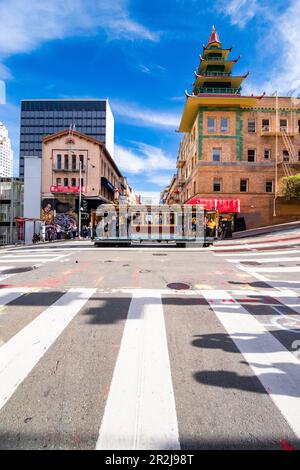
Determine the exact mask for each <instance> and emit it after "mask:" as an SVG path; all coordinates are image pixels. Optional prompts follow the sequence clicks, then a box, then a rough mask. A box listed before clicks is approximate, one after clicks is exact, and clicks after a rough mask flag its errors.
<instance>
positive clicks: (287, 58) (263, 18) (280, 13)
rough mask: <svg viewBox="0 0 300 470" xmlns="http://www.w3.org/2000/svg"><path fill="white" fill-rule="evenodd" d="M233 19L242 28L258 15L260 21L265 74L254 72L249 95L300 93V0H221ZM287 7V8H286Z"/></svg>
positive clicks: (248, 85) (247, 90) (246, 89)
mask: <svg viewBox="0 0 300 470" xmlns="http://www.w3.org/2000/svg"><path fill="white" fill-rule="evenodd" d="M217 6H218V7H219V8H220V7H221V8H222V10H223V11H224V13H225V15H226V16H228V17H229V18H230V22H231V24H233V25H236V26H238V27H240V28H244V27H245V26H246V24H247V23H248V22H249V21H250V20H251V19H253V18H254V17H256V19H257V20H258V21H259V24H260V30H259V36H258V42H257V46H258V45H259V44H261V45H262V47H258V48H257V49H258V53H259V54H260V55H261V58H263V59H264V70H263V73H262V74H261V75H260V76H258V77H254V76H252V75H250V77H249V79H248V80H247V81H246V82H245V85H244V86H243V91H244V93H245V94H249V93H253V94H255V95H260V94H261V93H262V92H264V91H265V92H266V94H271V93H273V92H274V91H276V90H277V91H278V93H279V94H281V95H285V94H287V93H288V92H292V91H294V93H293V94H294V95H296V96H297V95H299V93H300V48H299V44H300V0H289V1H288V2H287V3H286V4H285V5H283V3H282V2H277V3H276V2H271V1H269V0H261V1H259V2H258V0H230V1H229V2H228V1H225V0H220V1H219V2H218V3H217ZM283 7H284V8H283Z"/></svg>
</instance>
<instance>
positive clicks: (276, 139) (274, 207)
mask: <svg viewBox="0 0 300 470" xmlns="http://www.w3.org/2000/svg"><path fill="white" fill-rule="evenodd" d="M275 93H276V95H275V96H276V113H275V185H274V200H273V217H276V197H277V191H278V188H277V178H278V168H277V166H278V92H277V91H275ZM273 95H274V94H273Z"/></svg>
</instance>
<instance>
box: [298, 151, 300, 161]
mask: <svg viewBox="0 0 300 470" xmlns="http://www.w3.org/2000/svg"><path fill="white" fill-rule="evenodd" d="M298 161H299V162H300V150H298Z"/></svg>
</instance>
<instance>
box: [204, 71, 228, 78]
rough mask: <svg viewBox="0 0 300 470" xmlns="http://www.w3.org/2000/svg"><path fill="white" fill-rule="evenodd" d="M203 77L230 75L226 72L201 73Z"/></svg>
mask: <svg viewBox="0 0 300 470" xmlns="http://www.w3.org/2000/svg"><path fill="white" fill-rule="evenodd" d="M202 75H204V76H205V77H230V73H228V72H218V71H216V72H213V71H211V72H203V74H202Z"/></svg>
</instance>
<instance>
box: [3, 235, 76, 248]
mask: <svg viewBox="0 0 300 470" xmlns="http://www.w3.org/2000/svg"><path fill="white" fill-rule="evenodd" d="M73 241H74V242H75V241H82V240H80V239H79V238H78V237H76V238H70V239H65V238H63V239H61V240H52V241H51V242H49V241H44V242H37V243H26V244H25V243H15V244H14V245H0V250H1V249H6V250H7V249H10V248H24V247H26V246H41V245H49V246H51V245H53V243H62V242H69V243H70V242H73Z"/></svg>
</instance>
